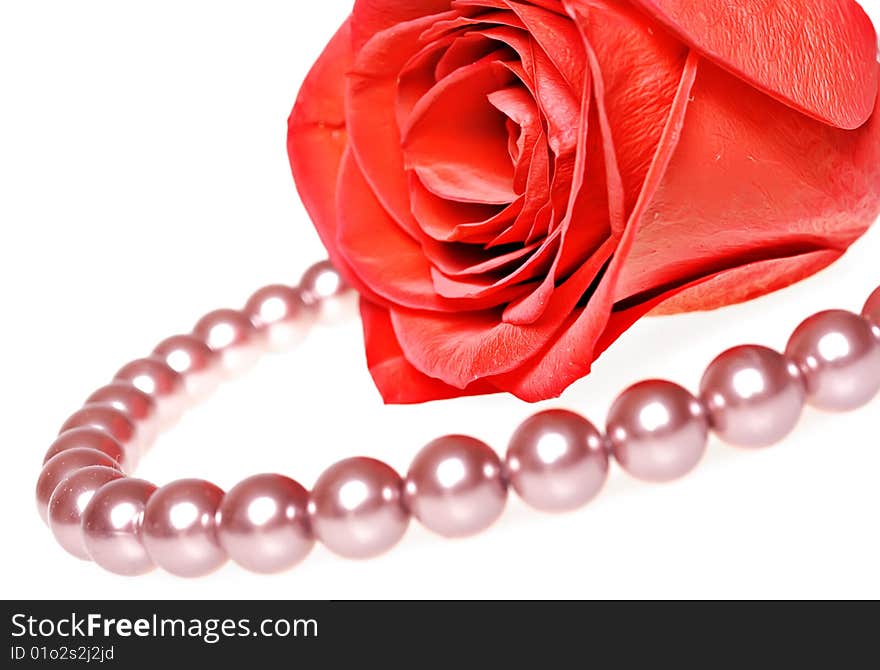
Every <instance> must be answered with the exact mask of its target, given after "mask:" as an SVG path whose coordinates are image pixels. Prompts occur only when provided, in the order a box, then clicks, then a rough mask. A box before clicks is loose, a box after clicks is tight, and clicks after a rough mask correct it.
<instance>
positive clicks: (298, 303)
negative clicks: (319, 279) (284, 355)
mask: <svg viewBox="0 0 880 670" xmlns="http://www.w3.org/2000/svg"><path fill="white" fill-rule="evenodd" d="M244 313H245V315H247V317H248V318H249V319H250V320H251V323H253V324H254V327H255V328H256V329H257V332H259V333H260V334H261V336H262V337H263V338H264V339H265V341H266V343H267V344H268V346H269V348H270V349H272V350H273V351H284V350H286V349H289V348H291V347H293V346H295V345H297V344H299V343H300V342H302V340H303V339H305V336H306V333H307V332H308V326H309V322H310V321H311V316H312V313H311V310H308V309H306V306H305V304H304V303H303V301H302V296H301V295H300V292H299V290H298V289H295V288H292V287H290V286H282V285H272V286H265V287H263V288H261V289H260V290H258V291H257V292H256V293H254V294H253V295H252V296H251V297H250V299H249V300H248V301H247V304H246V305H245V308H244Z"/></svg>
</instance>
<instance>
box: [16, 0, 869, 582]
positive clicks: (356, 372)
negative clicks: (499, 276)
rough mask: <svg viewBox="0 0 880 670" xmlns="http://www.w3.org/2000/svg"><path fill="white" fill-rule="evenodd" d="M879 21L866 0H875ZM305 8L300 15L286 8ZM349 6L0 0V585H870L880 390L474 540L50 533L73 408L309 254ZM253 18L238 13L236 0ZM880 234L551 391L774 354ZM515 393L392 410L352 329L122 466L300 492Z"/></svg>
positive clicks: (313, 251) (846, 302)
mask: <svg viewBox="0 0 880 670" xmlns="http://www.w3.org/2000/svg"><path fill="white" fill-rule="evenodd" d="M865 4H866V6H867V7H868V8H869V11H871V12H872V14H873V16H874V18H875V20H876V19H878V18H880V2H877V1H874V0H866V2H865ZM305 5H307V6H305ZM349 6H350V2H346V1H345V0H335V1H331V0H325V1H323V2H320V3H316V2H310V3H302V2H294V1H292V0H287V1H285V2H281V1H272V2H269V1H266V2H259V3H241V2H229V1H226V0H224V1H218V0H210V1H199V2H186V3H181V2H173V1H169V0H153V2H150V3H122V2H118V1H117V0H106V1H103V2H97V1H80V2H76V3H73V2H67V1H65V0H57V1H55V2H17V3H13V2H3V3H2V9H0V63H2V66H0V99H2V102H0V232H2V238H0V292H2V293H0V295H2V303H0V308H2V317H0V334H2V335H0V336H2V347H0V393H2V395H0V430H2V434H0V449H2V450H0V454H2V456H0V477H2V485H0V493H2V504H3V513H2V524H3V528H2V532H3V536H4V538H5V539H4V542H3V549H2V569H0V595H2V596H3V597H8V598H11V597H20V598H54V597H86V596H94V597H109V598H126V599H128V598H141V597H172V598H200V597H201V598H204V597H207V598H213V597H218V598H220V597H230V598H238V597H253V598H275V597H281V598H361V597H425V598H427V597H440V598H446V597H475V598H483V597H495V598H506V597H585V598H592V597H620V598H629V597H687V598H702V597H873V598H878V597H880V571H878V569H877V566H878V565H880V537H878V523H877V515H878V510H880V486H878V479H880V441H878V432H880V431H878V421H877V416H878V410H880V401H877V402H875V403H874V404H873V405H871V406H870V407H868V408H865V409H863V410H861V411H858V412H855V413H852V414H848V415H841V416H832V415H822V414H819V413H818V412H810V413H808V415H807V416H806V417H805V420H804V422H803V424H802V426H801V427H800V429H799V430H798V431H797V432H796V433H795V434H794V435H793V436H792V437H791V438H790V439H788V440H787V441H786V442H785V443H783V444H780V445H779V446H778V447H775V448H772V449H769V450H766V451H761V452H758V453H753V452H744V451H738V450H734V449H732V448H730V447H725V446H723V445H720V444H714V443H713V444H712V446H711V448H710V452H709V455H708V456H707V458H706V460H705V463H704V464H703V465H702V466H701V467H700V468H699V470H698V471H697V472H695V473H694V474H693V475H691V476H690V477H688V478H687V479H685V480H683V481H681V482H678V483H675V484H671V485H665V486H650V485H645V484H640V483H636V482H634V481H632V480H630V479H628V478H627V477H626V476H625V475H623V474H622V473H621V472H620V471H615V472H614V473H613V475H612V477H611V479H610V482H609V484H608V486H607V489H606V490H605V492H604V494H603V495H602V496H601V498H600V499H599V500H597V501H596V502H595V503H593V504H592V505H590V506H589V507H587V508H585V509H583V510H582V511H580V512H577V513H574V514H570V515H567V516H546V515H541V514H539V513H537V512H532V511H530V510H528V509H526V508H525V507H524V506H523V505H522V504H521V503H519V501H517V500H514V499H512V500H511V503H510V505H509V508H508V510H507V513H506V514H505V515H504V516H503V518H502V520H501V521H500V522H499V523H498V524H497V525H496V526H495V527H493V528H492V529H491V530H490V531H488V532H486V533H484V534H482V535H480V536H479V537H476V538H474V539H468V540H462V541H454V542H453V541H448V540H442V539H439V538H436V537H433V536H431V535H429V534H428V533H427V532H426V531H424V530H423V529H421V528H419V527H418V526H416V525H415V524H413V526H412V527H411V529H410V531H409V533H408V535H407V537H406V538H405V539H404V540H403V541H402V542H401V544H400V545H399V546H398V547H397V548H396V549H394V550H393V551H392V552H391V553H389V554H387V555H385V556H383V557H381V558H378V559H375V560H372V561H368V562H362V563H361V562H349V561H345V560H342V559H339V558H336V557H335V556H332V555H331V554H330V553H329V552H328V551H326V550H324V549H323V548H320V547H318V548H316V550H315V551H314V553H313V554H312V555H311V556H310V557H309V558H308V559H307V560H306V562H305V563H303V564H302V565H301V566H300V567H298V568H296V569H294V570H292V571H290V572H288V573H285V574H282V575H278V576H272V577H260V576H255V575H251V574H248V573H246V572H244V571H243V570H241V569H239V568H237V567H236V566H234V565H227V566H226V567H225V568H223V569H222V570H220V571H219V572H217V573H216V574H214V575H212V576H210V577H207V578H203V579H199V580H194V581H184V580H180V579H176V578H174V577H171V576H169V575H166V574H164V573H162V572H158V571H157V572H155V573H153V574H151V575H149V576H146V577H140V578H135V579H124V578H120V577H116V576H113V575H110V574H107V573H104V572H102V571H101V570H100V569H99V568H97V567H96V566H94V565H93V564H89V563H85V562H81V561H78V560H76V559H74V558H72V557H70V556H68V555H67V554H65V553H64V552H63V551H62V550H61V549H59V548H58V547H57V546H56V544H55V542H54V540H53V539H52V537H51V536H50V533H49V531H48V530H47V529H46V528H45V527H44V526H43V525H42V523H41V522H40V520H39V518H38V517H37V514H36V511H35V509H34V504H33V484H34V482H35V480H36V476H37V473H38V472H39V468H40V463H41V459H42V456H43V453H44V452H45V450H46V448H47V446H48V445H49V444H50V442H51V441H52V439H53V435H54V434H55V432H56V431H57V429H58V426H59V425H60V424H61V423H62V422H63V420H64V419H65V417H66V416H67V415H69V414H70V413H71V412H72V411H74V410H75V409H76V408H77V406H78V404H79V403H81V402H82V400H83V399H84V398H85V396H86V395H87V394H88V393H89V392H91V390H93V389H94V388H97V387H98V386H100V385H102V384H103V383H105V381H106V380H107V379H108V378H109V377H110V376H111V375H112V374H113V372H114V371H115V370H116V369H117V368H119V367H120V366H121V364H122V363H124V362H125V361H126V360H129V359H131V358H134V357H137V356H140V355H142V354H143V353H145V352H147V351H149V350H150V349H151V348H152V346H153V345H154V344H155V343H156V342H157V341H159V340H160V339H162V338H163V337H164V336H166V335H168V334H172V333H174V332H178V331H186V330H188V329H189V328H190V327H191V325H192V324H193V323H194V321H195V318H196V317H197V316H198V315H199V314H201V313H203V312H205V311H207V310H209V309H211V308H214V307H216V306H225V305H232V306H236V305H240V304H241V303H242V302H243V301H244V300H245V299H246V297H247V296H248V295H249V293H250V292H251V291H252V290H253V289H255V288H256V287H257V286H259V285H262V284H265V283H271V282H276V281H285V282H293V281H295V280H296V278H297V277H298V276H299V273H300V272H301V271H302V269H303V268H305V267H306V266H307V265H308V264H309V263H310V262H312V261H313V260H315V259H319V258H321V257H322V256H323V253H322V249H321V246H320V244H319V242H318V240H317V237H316V235H315V233H314V231H313V229H312V227H311V224H310V223H309V221H308V219H307V217H306V214H305V212H304V210H303V208H302V206H301V204H300V202H299V200H298V198H297V196H296V193H295V190H294V188H293V185H292V180H291V178H290V174H289V168H288V163H287V157H286V154H285V133H286V118H287V115H288V112H289V109H290V107H291V106H292V103H293V100H294V97H295V94H296V91H297V88H298V85H299V83H300V82H301V80H302V78H303V77H304V76H305V73H306V72H307V69H308V67H309V66H310V64H311V63H312V62H313V61H314V59H315V57H316V56H317V55H318V53H319V52H320V50H321V48H322V47H323V45H324V43H325V42H326V40H327V39H328V38H329V37H330V35H331V34H332V32H333V31H334V30H335V28H336V26H337V25H338V24H339V23H340V22H341V21H342V20H343V19H344V17H345V15H346V13H347V10H348V8H349ZM245 8H246V9H245ZM878 254H880V228H875V229H874V230H873V231H872V232H871V233H870V234H868V235H867V236H866V237H865V238H864V239H863V240H862V241H861V242H859V243H858V244H857V245H856V246H855V247H854V248H853V249H852V251H851V252H850V253H849V254H847V255H846V257H845V258H844V259H843V260H842V261H840V262H839V263H837V264H836V265H835V266H834V267H833V268H831V269H829V270H827V271H825V272H823V273H822V274H821V275H819V276H816V277H814V278H812V279H810V280H808V281H805V282H803V283H802V284H800V285H798V286H795V287H793V288H790V289H788V290H785V291H782V292H780V293H777V294H775V295H772V296H768V297H765V298H762V299H760V300H757V301H755V302H753V303H751V304H747V305H742V306H738V307H734V308H730V309H725V310H722V311H719V312H716V313H711V314H693V315H688V316H679V317H673V318H655V319H649V320H645V321H642V322H640V323H639V324H638V325H637V326H636V327H635V328H633V329H632V331H630V332H629V333H628V334H626V335H625V336H624V337H623V338H621V340H620V341H619V342H618V343H617V344H616V345H615V346H614V347H613V348H612V349H611V351H610V353H608V354H607V355H606V356H605V357H603V358H602V359H601V360H600V361H599V363H598V364H597V365H596V369H595V372H594V373H593V374H592V375H591V376H590V377H589V378H588V379H585V380H582V381H581V382H580V383H578V384H577V385H576V386H575V387H573V388H572V389H571V390H570V391H569V392H568V393H566V395H565V396H564V397H563V398H562V399H561V400H560V401H558V402H554V403H548V405H550V406H562V407H567V408H572V409H575V410H580V411H583V412H585V413H586V414H588V415H589V416H590V417H592V418H594V419H601V417H602V416H603V414H604V412H605V410H606V409H607V406H608V404H609V403H610V401H611V400H612V398H613V396H614V395H615V393H616V392H617V391H619V390H620V389H621V388H622V387H624V386H626V385H627V384H629V383H630V382H633V381H635V380H637V379H640V378H643V377H656V376H663V377H669V378H671V379H674V380H677V381H679V382H682V383H685V384H688V385H690V386H692V387H693V386H694V385H695V384H696V383H697V381H698V380H699V377H700V373H701V369H702V368H703V366H705V365H706V364H707V363H708V362H709V361H710V360H711V359H712V358H713V357H714V355H715V354H716V353H718V352H720V351H721V350H723V349H724V348H726V347H728V346H731V345H734V344H738V343H742V342H746V341H753V342H758V343H763V344H768V345H772V346H776V347H781V346H783V345H784V342H785V340H786V338H787V334H788V333H789V332H790V331H791V329H792V328H793V327H794V326H795V325H796V324H797V323H798V322H799V321H800V320H801V318H802V317H804V316H806V315H807V314H810V313H812V312H814V311H817V310H820V309H824V308H829V307H845V308H851V309H858V308H859V307H860V306H861V304H862V302H863V301H864V298H865V297H866V296H867V294H868V293H869V292H870V290H871V289H872V288H873V287H874V286H875V285H877V284H878V283H880V267H878V264H877V258H878ZM533 410H534V408H531V407H529V406H527V405H525V404H523V403H521V402H519V401H517V400H515V399H512V398H506V397H490V398H478V399H469V400H457V401H452V402H442V403H433V404H429V405H425V406H420V407H383V406H382V404H381V402H380V399H379V395H378V393H377V392H376V391H375V389H374V388H373V386H372V383H371V380H370V378H369V376H368V374H367V371H366V367H365V364H364V361H363V353H362V343H361V336H360V330H359V325H358V322H357V319H356V318H355V317H354V315H353V314H352V317H351V319H349V320H348V321H347V323H346V324H345V325H343V326H340V327H337V328H335V329H322V330H320V331H316V332H315V333H314V335H313V337H312V338H311V339H310V340H309V341H308V342H307V343H306V344H305V345H304V347H303V348H302V349H300V350H299V351H298V352H293V353H291V354H289V355H287V354H286V355H282V356H277V357H273V358H269V359H266V360H264V361H263V362H262V364H261V365H260V366H258V367H257V368H256V369H255V370H254V372H253V373H251V374H250V375H249V376H247V377H246V378H244V379H241V380H240V381H237V382H235V383H231V384H229V385H227V386H226V387H224V388H222V389H221V390H220V391H219V392H218V393H217V394H216V395H215V396H214V397H213V398H212V399H210V400H209V401H208V402H207V403H205V404H204V405H203V406H201V407H199V408H197V409H196V410H195V411H193V412H192V413H191V414H190V415H188V416H187V417H185V418H184V420H183V421H182V422H181V423H180V424H179V426H178V427H176V428H175V429H174V430H173V431H171V432H170V433H169V434H167V435H166V436H163V437H162V438H161V440H160V441H159V443H158V445H157V446H156V448H155V449H154V451H153V452H152V453H151V454H150V455H149V456H148V457H147V458H146V459H145V461H144V462H143V464H142V466H141V469H140V470H139V471H138V474H139V475H140V476H143V477H146V478H149V479H152V480H153V481H156V482H157V483H160V484H161V483H165V482H167V481H170V480H172V479H176V478H179V477H190V476H201V477H206V478H209V479H212V480H214V481H216V482H217V483H218V484H219V485H220V486H223V487H227V488H228V487H230V486H232V485H233V484H234V483H235V482H236V481H237V480H238V479H241V478H242V477H244V476H247V475H250V474H254V473H257V472H262V471H279V472H284V473H287V474H290V475H291V476H293V477H295V478H297V479H299V480H300V481H301V482H302V483H303V484H304V485H306V486H309V485H311V484H312V483H313V481H314V480H315V478H316V477H317V476H318V474H319V473H320V472H321V470H322V469H323V468H324V467H326V466H328V465H329V464H331V463H332V462H333V461H335V460H337V459H339V458H343V457H347V456H353V455H372V456H376V457H380V458H383V459H385V460H387V461H388V462H389V463H391V464H392V465H394V466H395V467H396V468H398V469H399V470H405V469H406V466H407V462H408V460H409V458H410V457H411V456H412V455H413V453H414V452H415V451H416V449H417V448H418V447H420V446H421V445H422V444H423V443H424V442H426V441H427V440H429V439H431V438H433V437H435V436H437V435H440V434H443V433H447V432H469V433H472V434H474V435H476V436H479V437H481V438H484V439H486V440H489V441H490V442H492V443H493V444H495V445H496V446H497V447H498V448H499V449H503V447H504V445H505V442H506V439H507V437H508V436H509V434H510V433H511V431H512V430H513V428H514V427H515V425H516V423H517V422H518V421H519V420H520V419H522V418H524V417H526V416H527V415H528V414H530V413H531V412H532V411H533Z"/></svg>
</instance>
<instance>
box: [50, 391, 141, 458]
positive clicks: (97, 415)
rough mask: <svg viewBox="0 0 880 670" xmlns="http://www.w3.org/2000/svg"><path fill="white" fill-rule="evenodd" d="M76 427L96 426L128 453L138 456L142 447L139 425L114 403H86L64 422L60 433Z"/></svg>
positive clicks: (95, 427)
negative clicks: (138, 432)
mask: <svg viewBox="0 0 880 670" xmlns="http://www.w3.org/2000/svg"><path fill="white" fill-rule="evenodd" d="M74 428H94V429H95V430H101V431H104V432H105V433H107V434H108V435H110V437H112V438H113V439H114V440H116V441H117V442H118V443H119V444H120V446H122V448H123V450H124V451H125V452H126V453H129V452H131V454H132V456H133V457H136V455H137V453H138V449H139V448H140V444H139V442H138V439H137V427H136V426H135V425H134V423H132V421H131V420H130V419H129V418H128V417H127V416H126V415H125V414H124V413H123V412H121V411H119V410H118V409H116V408H115V407H113V405H104V404H98V405H86V406H85V407H83V408H82V409H79V410H77V411H76V412H75V413H74V414H72V415H71V416H70V418H68V419H67V421H65V422H64V425H63V426H61V430H60V431H59V434H61V433H66V432H67V431H69V430H73V429H74Z"/></svg>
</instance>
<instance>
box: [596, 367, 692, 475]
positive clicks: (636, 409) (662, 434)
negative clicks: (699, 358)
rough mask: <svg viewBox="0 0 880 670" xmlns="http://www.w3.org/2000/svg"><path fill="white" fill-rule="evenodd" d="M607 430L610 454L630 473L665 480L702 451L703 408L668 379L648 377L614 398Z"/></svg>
mask: <svg viewBox="0 0 880 670" xmlns="http://www.w3.org/2000/svg"><path fill="white" fill-rule="evenodd" d="M606 434H607V435H608V439H609V440H610V442H611V447H612V449H613V451H614V456H615V458H616V459H617V462H618V463H620V465H621V467H622V468H623V469H624V470H626V471H627V472H628V473H629V474H631V475H633V476H634V477H637V478H638V479H643V480H645V481H650V482H668V481H672V480H674V479H678V478H679V477H683V476H684V475H686V474H687V473H689V472H690V471H691V470H693V469H694V468H695V467H696V466H697V464H698V463H699V462H700V460H701V459H702V458H703V454H704V453H705V451H706V446H707V444H708V438H709V419H708V417H707V415H706V409H705V408H704V407H703V405H702V404H701V403H700V401H699V400H697V399H696V398H695V397H694V396H693V395H691V394H690V393H689V392H688V391H687V390H686V389H684V388H682V387H681V386H679V385H677V384H673V383H672V382H667V381H662V380H648V381H644V382H641V383H639V384H636V385H634V386H631V387H630V388H628V389H627V390H625V391H624V392H623V393H622V394H621V395H620V396H619V397H618V398H617V400H615V401H614V404H613V405H612V407H611V410H610V411H609V413H608V427H607V431H606Z"/></svg>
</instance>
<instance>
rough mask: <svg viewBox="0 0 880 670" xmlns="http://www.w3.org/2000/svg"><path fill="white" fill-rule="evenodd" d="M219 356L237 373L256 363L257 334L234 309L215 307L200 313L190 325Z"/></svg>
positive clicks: (258, 348)
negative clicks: (195, 321)
mask: <svg viewBox="0 0 880 670" xmlns="http://www.w3.org/2000/svg"><path fill="white" fill-rule="evenodd" d="M193 334H194V335H195V336H196V337H198V338H200V339H201V340H202V341H203V342H204V343H205V344H207V345H208V346H209V347H210V348H211V349H212V350H213V351H215V352H217V353H218V354H219V356H220V361H221V365H222V367H223V369H224V370H225V371H226V372H228V373H230V374H239V373H241V372H244V371H245V370H247V369H248V368H250V367H251V366H252V365H253V364H254V363H256V361H257V358H258V357H259V354H260V347H259V345H260V342H259V335H258V333H257V330H256V328H255V327H254V324H252V323H251V320H250V319H249V318H248V317H247V316H245V314H244V313H242V312H239V311H237V310H234V309H218V310H215V311H213V312H210V313H209V314H206V315H205V316H203V317H202V318H201V319H200V320H199V322H198V323H197V324H196V325H195V328H194V329H193Z"/></svg>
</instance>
